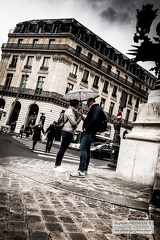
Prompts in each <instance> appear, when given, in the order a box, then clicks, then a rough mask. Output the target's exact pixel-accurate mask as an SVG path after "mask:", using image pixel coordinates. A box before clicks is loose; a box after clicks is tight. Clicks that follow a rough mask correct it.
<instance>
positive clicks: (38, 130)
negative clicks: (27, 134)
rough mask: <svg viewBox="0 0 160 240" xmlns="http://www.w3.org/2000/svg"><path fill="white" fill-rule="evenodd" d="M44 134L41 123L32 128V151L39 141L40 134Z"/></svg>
mask: <svg viewBox="0 0 160 240" xmlns="http://www.w3.org/2000/svg"><path fill="white" fill-rule="evenodd" d="M42 133H43V134H44V129H43V125H42V123H38V124H37V125H36V126H35V127H34V128H33V137H32V140H33V146H32V150H34V148H35V146H36V144H37V142H38V141H41V134H42Z"/></svg>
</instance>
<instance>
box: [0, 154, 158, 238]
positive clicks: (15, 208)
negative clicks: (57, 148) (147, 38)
mask: <svg viewBox="0 0 160 240" xmlns="http://www.w3.org/2000/svg"><path fill="white" fill-rule="evenodd" d="M53 166H54V163H53V162H50V161H44V160H38V159H29V158H22V157H9V158H1V159H0V220H1V221H0V240H10V239H12V240H51V239H53V240H54V239H55V240H56V239H58V240H61V239H63V240H106V239H108V240H126V239H131V240H141V239H142V240H152V239H154V236H153V235H140V234H139V235H137V234H132V235H114V234H112V221H113V220H148V219H149V213H148V209H149V200H150V194H151V189H150V188H147V187H146V188H145V187H144V186H141V185H135V184H131V183H128V182H125V181H122V180H119V179H116V178H115V172H114V171H112V170H110V169H107V168H100V167H99V168H96V169H95V168H94V166H90V168H89V174H88V175H87V177H86V178H84V179H79V178H71V177H70V176H69V173H70V172H72V171H75V170H76V167H77V166H75V165H74V164H71V163H65V164H63V167H65V168H66V169H67V170H68V171H67V172H65V173H57V172H54V171H53ZM157 239H158V238H157Z"/></svg>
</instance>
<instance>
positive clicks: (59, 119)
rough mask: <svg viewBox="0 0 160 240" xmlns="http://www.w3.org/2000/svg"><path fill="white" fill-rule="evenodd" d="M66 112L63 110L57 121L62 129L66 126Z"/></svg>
mask: <svg viewBox="0 0 160 240" xmlns="http://www.w3.org/2000/svg"><path fill="white" fill-rule="evenodd" d="M64 113H65V111H62V112H61V113H60V115H59V118H58V121H57V124H58V128H59V130H62V128H63V127H64V125H65V123H66V121H64Z"/></svg>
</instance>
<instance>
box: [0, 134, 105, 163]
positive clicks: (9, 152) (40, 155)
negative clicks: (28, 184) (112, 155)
mask: <svg viewBox="0 0 160 240" xmlns="http://www.w3.org/2000/svg"><path fill="white" fill-rule="evenodd" d="M0 142H1V147H0V148H1V149H0V155H1V157H9V156H21V157H29V158H35V157H36V158H37V159H44V160H45V161H47V160H48V161H53V162H54V160H55V157H56V153H57V151H58V148H59V143H58V142H57V143H56V144H53V147H52V148H51V153H45V142H43V143H41V142H38V143H37V145H36V147H35V150H34V151H32V150H31V148H32V140H31V139H29V140H27V139H26V137H25V136H24V137H23V138H22V139H21V138H20V137H18V138H16V137H15V136H13V137H12V136H11V135H8V134H2V133H1V134H0ZM2 146H5V147H2ZM17 149H18V150H17ZM66 155H67V157H66ZM70 158H71V159H70ZM63 161H68V162H70V161H72V163H73V164H76V166H77V164H78V163H79V151H77V150H73V149H67V151H66V154H65V156H64V160H63ZM91 164H93V165H95V166H104V167H105V166H107V164H108V162H107V161H104V160H100V159H95V158H91Z"/></svg>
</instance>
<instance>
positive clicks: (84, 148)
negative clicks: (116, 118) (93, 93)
mask: <svg viewBox="0 0 160 240" xmlns="http://www.w3.org/2000/svg"><path fill="white" fill-rule="evenodd" d="M87 105H88V107H89V108H90V110H89V112H88V115H87V117H86V118H85V120H84V123H83V133H82V138H81V145H80V164H79V168H78V171H77V172H74V173H71V174H70V175H71V176H72V177H85V174H86V173H87V170H88V165H89V162H90V148H91V143H92V141H93V139H94V137H95V135H96V133H97V130H98V125H99V119H100V117H101V114H102V108H101V107H100V106H99V104H96V103H95V99H93V98H90V99H88V101H87Z"/></svg>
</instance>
